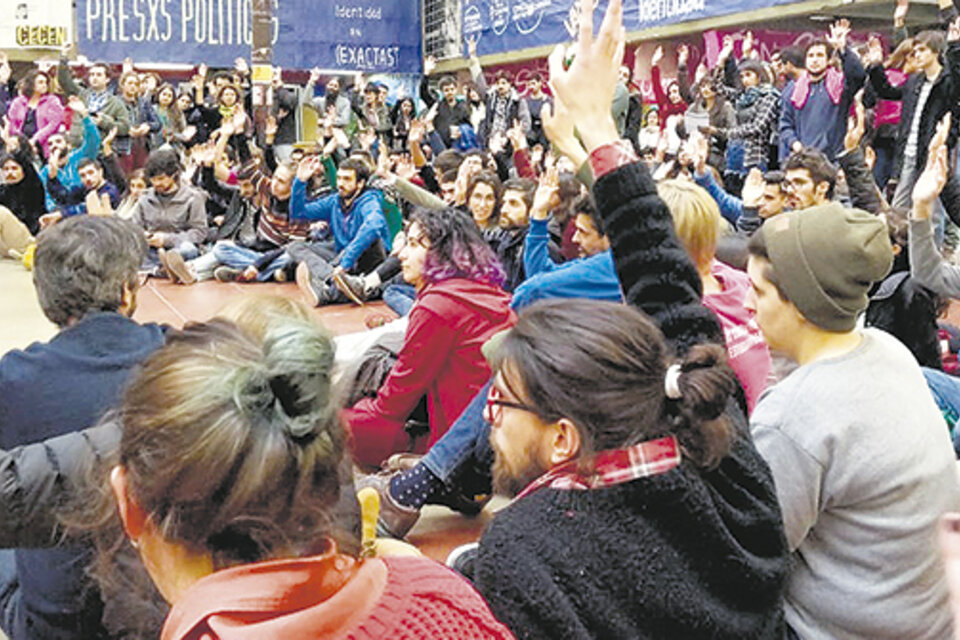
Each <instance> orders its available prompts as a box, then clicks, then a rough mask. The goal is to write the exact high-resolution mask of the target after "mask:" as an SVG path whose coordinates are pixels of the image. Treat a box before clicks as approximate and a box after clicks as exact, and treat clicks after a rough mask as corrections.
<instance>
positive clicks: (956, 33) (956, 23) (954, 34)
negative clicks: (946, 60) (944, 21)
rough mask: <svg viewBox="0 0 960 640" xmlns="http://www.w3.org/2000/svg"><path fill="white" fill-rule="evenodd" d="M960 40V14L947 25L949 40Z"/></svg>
mask: <svg viewBox="0 0 960 640" xmlns="http://www.w3.org/2000/svg"><path fill="white" fill-rule="evenodd" d="M957 40H960V16H957V17H956V18H954V19H953V20H951V21H950V26H948V27H947V42H956V41H957Z"/></svg>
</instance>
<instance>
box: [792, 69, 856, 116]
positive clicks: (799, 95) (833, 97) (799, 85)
mask: <svg viewBox="0 0 960 640" xmlns="http://www.w3.org/2000/svg"><path fill="white" fill-rule="evenodd" d="M823 82H824V83H826V87H827V95H828V96H830V102H832V103H833V104H834V105H838V104H840V98H841V96H843V82H844V78H843V72H842V71H840V70H839V69H834V68H833V67H831V68H829V69H827V73H826V76H825V77H824V78H823ZM810 85H811V81H810V74H809V73H807V72H806V71H804V72H802V73H801V74H800V76H799V77H798V78H797V81H796V83H795V84H794V85H793V93H792V94H791V95H790V102H791V103H792V104H793V107H794V108H795V109H803V106H804V105H805V104H807V98H809V97H810Z"/></svg>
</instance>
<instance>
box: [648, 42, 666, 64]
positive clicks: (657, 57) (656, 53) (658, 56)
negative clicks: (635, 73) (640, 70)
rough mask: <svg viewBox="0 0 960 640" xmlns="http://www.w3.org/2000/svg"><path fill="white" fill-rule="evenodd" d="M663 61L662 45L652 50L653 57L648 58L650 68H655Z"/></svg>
mask: <svg viewBox="0 0 960 640" xmlns="http://www.w3.org/2000/svg"><path fill="white" fill-rule="evenodd" d="M661 60H663V45H660V46H658V47H657V48H656V49H654V50H653V56H651V57H650V66H652V67H655V66H657V65H659V64H660V61H661Z"/></svg>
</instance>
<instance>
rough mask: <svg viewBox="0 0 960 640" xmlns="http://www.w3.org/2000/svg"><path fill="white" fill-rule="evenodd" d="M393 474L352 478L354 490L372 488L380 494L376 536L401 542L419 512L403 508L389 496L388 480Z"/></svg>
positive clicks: (418, 515) (417, 517)
mask: <svg viewBox="0 0 960 640" xmlns="http://www.w3.org/2000/svg"><path fill="white" fill-rule="evenodd" d="M392 477H393V474H392V473H391V474H386V473H377V474H370V475H364V474H361V475H357V476H356V477H354V480H353V486H354V489H355V490H357V491H360V489H363V488H364V487H373V488H374V489H376V490H377V493H379V494H380V517H379V518H378V519H377V534H378V535H380V536H389V537H391V538H397V539H398V540H402V539H403V537H404V536H405V535H407V533H408V532H409V531H410V529H412V528H413V525H415V524H417V520H419V519H420V510H419V509H413V508H411V507H405V506H403V505H402V504H400V503H398V502H397V501H396V500H394V499H393V496H392V495H390V478H392Z"/></svg>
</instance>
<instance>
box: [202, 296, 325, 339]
mask: <svg viewBox="0 0 960 640" xmlns="http://www.w3.org/2000/svg"><path fill="white" fill-rule="evenodd" d="M217 317H218V318H223V319H224V320H229V321H230V322H233V323H235V324H236V325H238V326H240V327H243V329H244V331H246V332H247V333H249V334H251V335H253V336H254V337H256V338H259V339H261V340H262V339H263V338H264V336H266V335H267V331H268V330H269V329H270V325H271V324H272V323H273V322H274V321H276V320H277V319H278V318H283V319H286V320H290V319H294V320H300V321H302V322H307V323H311V324H319V323H317V322H316V319H315V317H314V315H313V314H312V313H310V309H308V308H307V307H306V306H305V305H304V304H303V303H302V302H299V301H298V300H295V299H293V298H286V297H284V296H278V295H271V294H266V293H258V294H254V295H248V296H243V297H242V298H237V299H234V300H232V301H230V302H228V303H227V304H226V305H224V306H223V307H222V308H221V309H220V311H219V312H218V313H217Z"/></svg>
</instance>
